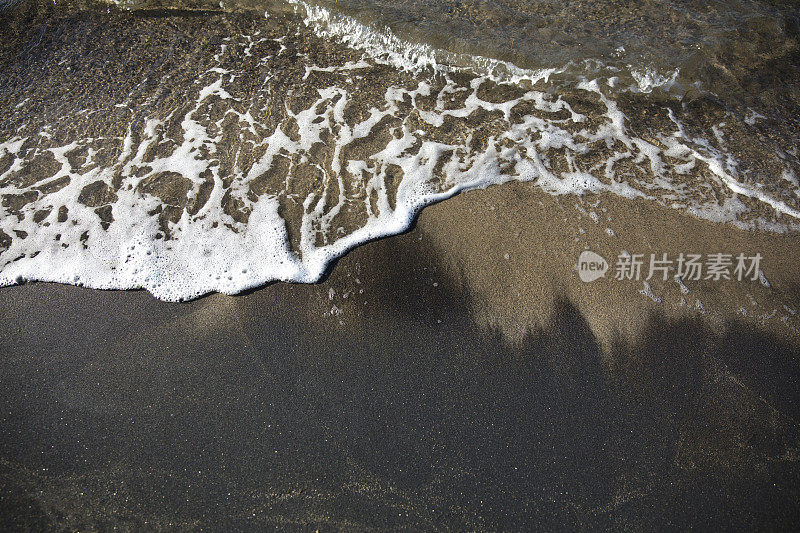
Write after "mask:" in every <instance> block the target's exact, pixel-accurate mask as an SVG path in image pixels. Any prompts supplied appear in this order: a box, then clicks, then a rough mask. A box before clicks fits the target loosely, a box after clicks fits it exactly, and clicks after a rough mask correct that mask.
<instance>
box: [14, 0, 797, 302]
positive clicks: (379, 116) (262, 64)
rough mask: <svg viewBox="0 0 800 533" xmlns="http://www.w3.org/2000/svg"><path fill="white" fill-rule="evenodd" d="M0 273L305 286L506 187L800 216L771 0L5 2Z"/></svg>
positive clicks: (171, 286) (160, 291) (173, 292)
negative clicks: (383, 242)
mask: <svg viewBox="0 0 800 533" xmlns="http://www.w3.org/2000/svg"><path fill="white" fill-rule="evenodd" d="M4 5H5V7H4V8H3V9H2V11H0V32H2V34H3V35H4V36H8V38H6V39H4V40H3V42H2V43H0V69H1V70H0V71H1V72H2V75H0V109H1V110H2V114H0V197H2V204H0V206H1V207H0V209H1V210H2V211H0V284H11V283H17V282H20V281H22V280H25V279H39V280H52V281H60V282H67V283H76V284H83V285H87V286H91V287H101V288H134V287H144V288H147V289H148V290H150V291H151V292H153V293H154V294H155V295H157V296H158V297H160V298H164V299H171V300H178V299H185V298H191V297H194V296H197V295H200V294H203V293H205V292H209V291H223V292H228V293H235V292H238V291H241V290H244V289H247V288H250V287H253V286H257V285H260V284H263V283H265V282H268V281H271V280H291V281H302V282H311V281H315V280H317V279H318V278H319V277H320V276H321V275H322V273H323V272H324V269H325V268H326V265H327V264H328V263H329V262H330V260H331V259H332V258H334V257H336V256H338V255H341V254H342V253H344V252H346V251H347V250H349V249H350V248H352V247H353V246H356V245H358V244H360V243H363V242H365V241H366V240H369V239H372V238H376V237H380V236H385V235H391V234H395V233H398V232H400V231H402V230H403V229H404V228H406V227H407V226H408V224H409V223H410V221H411V220H412V218H413V217H414V216H415V214H416V213H417V212H418V210H419V209H420V208H422V207H423V206H424V205H426V204H428V203H430V202H432V201H437V200H442V199H445V198H447V197H448V196H451V195H453V194H455V193H457V192H458V191H461V190H464V189H469V188H477V187H485V186H487V185H490V184H496V183H502V182H504V181H508V180H523V181H530V182H533V183H536V184H537V185H538V186H539V187H541V188H542V189H543V190H545V191H547V192H550V193H552V194H581V193H583V192H587V191H588V192H606V193H610V194H615V195H619V196H625V197H628V198H637V199H640V201H643V202H658V203H660V204H662V205H665V206H668V207H671V208H674V209H679V210H682V211H685V212H687V213H690V214H692V215H694V216H699V217H703V218H707V219H710V220H715V221H720V222H724V223H731V224H735V225H738V226H740V227H742V228H743V229H756V228H757V229H762V230H768V231H795V230H796V229H797V228H798V218H800V198H799V197H798V192H799V189H800V188H799V187H798V181H797V180H798V169H800V163H799V156H800V154H799V153H798V132H800V123H799V122H798V121H799V120H800V118H798V117H800V112H798V111H799V109H798V104H799V103H800V93H798V90H800V83H799V82H800V75H798V68H799V67H798V65H800V61H798V59H800V58H798V55H799V54H800V48H799V47H800V44H799V42H798V33H799V32H798V28H799V27H800V16H799V15H798V12H797V10H796V8H795V7H794V6H793V5H792V4H791V3H789V2H786V3H782V2H755V1H747V2H745V1H740V2H690V1H687V2H678V1H658V2H656V1H640V2H625V1H600V2H564V1H561V2H555V1H546V2H530V1H527V2H522V1H518V0H502V1H499V0H498V1H465V2H462V1H455V0H438V1H404V0H400V1H394V2H386V1H384V0H377V1H371V2H366V1H361V0H340V1H335V2H333V1H321V2H317V3H314V4H311V3H304V2H299V1H298V2H289V3H284V2H276V1H271V2H269V3H266V2H255V1H253V0H247V1H237V2H235V3H226V2H221V3H203V2H193V1H186V2H183V1H181V2H164V1H146V0H145V1H136V2H125V1H122V2H121V3H120V5H115V4H107V3H100V2H86V1H83V2H65V1H61V0H57V1H56V2H52V0H51V1H49V2H48V1H43V2H39V3H35V2H25V1H18V2H6V3H5V4H4Z"/></svg>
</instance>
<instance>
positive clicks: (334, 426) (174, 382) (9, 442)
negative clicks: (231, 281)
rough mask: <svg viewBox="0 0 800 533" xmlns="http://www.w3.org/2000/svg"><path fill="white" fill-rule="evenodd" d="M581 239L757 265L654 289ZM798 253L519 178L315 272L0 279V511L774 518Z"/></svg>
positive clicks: (219, 520)
mask: <svg viewBox="0 0 800 533" xmlns="http://www.w3.org/2000/svg"><path fill="white" fill-rule="evenodd" d="M598 201H599V204H597V206H596V207H593V205H594V204H595V203H596V202H598ZM576 205H577V206H576ZM604 209H605V211H604ZM581 210H584V211H585V212H586V213H589V212H591V211H595V212H596V213H598V222H595V221H594V220H593V219H592V218H591V217H590V216H588V215H584V214H582V212H581ZM609 218H611V220H608V219H609ZM607 227H610V228H612V229H613V231H614V232H615V234H616V237H612V236H610V235H608V234H607V233H606V231H605V229H606V228H607ZM581 229H583V230H584V232H583V233H582V232H581V231H580V230H581ZM587 246H588V247H590V248H591V249H593V250H595V251H597V252H599V253H601V254H602V255H604V256H605V257H606V258H607V259H608V260H609V261H613V259H615V255H616V254H617V253H619V251H620V250H621V249H627V250H628V251H630V252H631V253H635V252H640V253H647V254H649V253H651V252H658V253H661V252H668V253H670V254H673V253H677V252H680V251H684V252H691V251H700V252H714V251H729V252H731V253H738V252H740V251H741V252H748V253H752V252H754V251H759V252H760V253H761V254H762V255H763V256H764V260H763V263H762V267H763V269H764V272H765V273H766V276H767V279H768V280H769V283H770V285H771V286H770V287H769V288H768V287H765V286H764V285H762V284H761V283H759V282H747V283H745V282H741V283H740V282H711V281H708V282H698V283H695V284H687V286H688V288H689V294H688V295H684V294H683V293H682V292H681V291H680V288H679V287H678V285H677V284H676V283H674V282H673V281H669V282H666V283H664V282H654V283H652V291H653V293H654V294H655V295H656V296H657V298H660V300H661V301H660V302H656V301H654V300H652V299H650V298H649V297H647V296H646V295H643V294H640V293H639V291H640V290H641V289H642V288H643V285H642V283H641V282H639V283H636V282H615V281H613V280H598V281H596V282H594V283H592V284H583V283H582V282H581V281H579V280H578V277H577V275H576V273H575V272H574V271H573V270H572V265H573V264H574V262H575V260H576V258H577V255H578V253H579V252H580V251H581V250H583V249H584V248H585V247H587ZM506 254H508V256H507V257H506ZM798 257H800V242H798V239H797V238H796V237H791V236H790V237H786V236H774V235H767V234H756V233H745V232H742V231H739V230H736V229H735V228H731V227H727V226H719V225H714V224H711V223H708V222H702V221H698V220H695V219H691V218H687V217H686V216H684V215H680V214H678V213H676V212H672V211H667V210H665V209H663V208H658V207H654V206H651V205H650V204H645V203H643V202H636V203H634V202H625V201H620V200H612V199H608V198H591V197H586V198H584V199H583V200H580V199H578V198H576V197H572V196H569V197H564V198H560V199H554V198H552V197H549V196H546V195H543V194H541V193H537V192H535V191H533V190H532V189H531V187H530V186H528V185H524V184H509V185H505V186H500V187H494V188H491V189H489V190H487V191H476V192H472V193H467V194H463V195H460V196H458V197H457V198H454V199H452V200H450V201H447V202H444V203H442V204H439V205H436V206H432V207H430V208H428V209H427V210H426V211H425V212H423V214H422V215H421V217H420V220H419V221H418V224H417V225H416V228H415V229H414V230H413V231H411V232H409V233H407V234H406V235H403V236H398V237H395V238H391V239H386V240H382V241H377V242H374V243H371V244H368V245H366V246H363V247H361V248H358V249H356V250H354V251H353V252H351V253H350V254H349V255H347V256H345V257H344V258H343V259H341V260H340V261H339V262H338V264H337V265H336V266H335V268H334V269H333V270H332V273H331V275H330V277H329V278H328V279H327V280H326V281H325V282H324V283H321V284H318V285H313V286H302V285H287V284H274V285H271V286H268V287H265V288H263V289H261V290H257V291H254V292H252V293H250V294H247V295H242V296H238V297H228V296H222V295H212V296H209V297H206V298H202V299H200V300H197V301H194V302H191V303H187V304H166V303H163V302H159V301H157V300H155V299H153V298H152V297H151V296H150V295H149V294H147V293H145V292H103V291H93V290H87V289H82V288H76V287H70V286H61V285H52V284H42V283H36V284H27V285H23V286H19V287H11V288H4V289H0V301H2V305H0V382H1V383H0V424H1V425H2V426H1V427H2V433H0V527H1V528H2V529H9V528H14V529H19V528H27V529H37V530H38V529H44V528H47V529H68V530H94V529H100V530H106V529H111V528H112V527H119V528H122V529H137V530H138V529H176V528H179V529H208V530H230V529H231V528H240V529H246V530H260V529H262V528H264V527H272V526H278V527H281V528H283V527H286V526H293V527H297V528H300V529H303V530H313V529H316V528H319V529H322V530H330V529H354V530H363V529H369V528H377V529H386V528H412V529H448V528H453V529H470V530H474V529H479V530H483V529H512V530H519V529H533V528H540V529H558V530H562V529H575V528H582V529H585V528H592V529H594V528H601V527H603V528H607V527H612V528H626V529H628V528H633V529H653V528H657V527H658V528H662V527H679V528H684V527H688V526H695V527H699V528H703V529H709V528H714V529H716V528H723V527H726V528H737V529H738V528H758V529H774V528H780V529H790V528H792V527H793V526H795V525H796V523H797V520H798V515H800V512H799V509H798V501H800V484H798V481H800V478H799V477H798V475H799V474H800V465H798V462H797V461H798V446H799V445H800V432H798V421H800V419H799V418H798V407H799V406H800V396H799V395H798V390H799V389H798V383H797V379H798V377H800V359H798V355H799V353H798V345H799V344H800V343H798V339H797V331H798V329H797V328H798V321H797V318H796V317H795V315H793V314H792V312H791V311H790V310H789V309H792V310H795V311H797V310H798V307H799V306H800V296H799V295H800V292H799V291H798V279H800V277H798V267H797V265H796V259H797V258H798ZM362 291H363V292H362ZM345 295H346V296H345ZM696 300H700V301H701V302H702V307H703V309H702V311H701V310H699V309H698V308H697V305H696V303H695V301H696ZM784 306H786V307H784ZM787 308H788V309H787ZM742 309H744V312H742ZM773 310H774V311H775V312H774V314H771V313H772V311H773Z"/></svg>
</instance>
